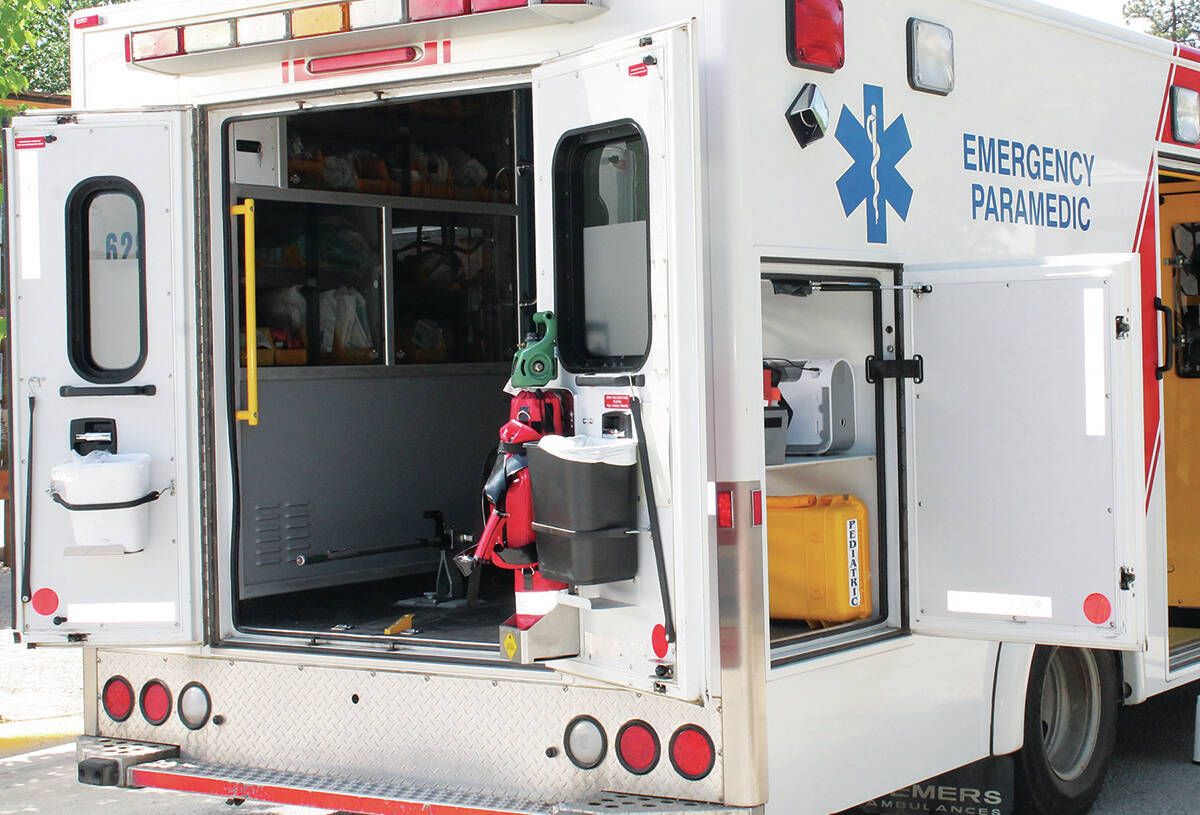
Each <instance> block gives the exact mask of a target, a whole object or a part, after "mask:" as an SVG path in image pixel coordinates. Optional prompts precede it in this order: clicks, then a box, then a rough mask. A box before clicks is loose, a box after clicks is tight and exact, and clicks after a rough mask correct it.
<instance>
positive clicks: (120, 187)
mask: <svg viewBox="0 0 1200 815" xmlns="http://www.w3.org/2000/svg"><path fill="white" fill-rule="evenodd" d="M142 224H143V217H142V200H141V196H140V195H139V194H138V192H137V190H136V189H135V188H134V187H133V185H132V184H130V183H129V182H127V181H125V180H123V179H117V178H98V179H90V180H88V181H85V182H83V183H82V184H80V185H79V186H78V187H76V188H75V191H74V192H72V194H71V196H70V198H69V199H68V202H67V234H68V236H69V237H68V247H67V264H68V272H67V294H68V298H67V300H68V308H69V310H70V311H69V315H68V334H69V337H70V357H71V364H72V365H73V366H74V367H75V370H76V371H77V372H78V373H79V374H80V375H81V376H83V377H84V378H85V379H90V380H92V381H94V382H123V381H125V380H127V379H130V378H131V377H133V375H134V374H136V373H137V372H138V370H139V369H140V368H141V367H142V362H143V361H144V360H145V357H146V316H145V312H146V309H145V261H144V258H143V254H144V251H143V250H144V236H143V234H142Z"/></svg>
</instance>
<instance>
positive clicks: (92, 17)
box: [72, 14, 100, 28]
mask: <svg viewBox="0 0 1200 815" xmlns="http://www.w3.org/2000/svg"><path fill="white" fill-rule="evenodd" d="M72 25H74V26H75V27H76V28H92V27H93V26H98V25H100V15H99V14H89V15H87V16H86V17H76V18H75V22H74V23H72Z"/></svg>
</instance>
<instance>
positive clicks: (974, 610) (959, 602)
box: [946, 591, 1054, 619]
mask: <svg viewBox="0 0 1200 815" xmlns="http://www.w3.org/2000/svg"><path fill="white" fill-rule="evenodd" d="M946 610H947V611H955V612H959V613H961V614H1001V615H1003V616H1005V617H1040V618H1043V619H1045V618H1049V617H1053V616H1054V600H1053V599H1052V598H1050V597H1035V596H1031V595H1028V594H993V593H991V592H984V591H948V592H946Z"/></svg>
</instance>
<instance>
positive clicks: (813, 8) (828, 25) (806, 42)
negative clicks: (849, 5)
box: [787, 0, 846, 72]
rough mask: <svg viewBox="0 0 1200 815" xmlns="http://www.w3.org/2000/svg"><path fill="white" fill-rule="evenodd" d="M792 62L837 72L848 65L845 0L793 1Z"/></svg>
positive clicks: (789, 22)
mask: <svg viewBox="0 0 1200 815" xmlns="http://www.w3.org/2000/svg"><path fill="white" fill-rule="evenodd" d="M787 38H788V61H789V62H790V63H792V65H794V66H796V67H797V68H816V69H817V70H818V71H829V72H833V71H836V70H837V69H838V68H841V67H842V66H843V65H845V64H846V32H845V12H844V11H843V9H842V0H789V2H788V4H787Z"/></svg>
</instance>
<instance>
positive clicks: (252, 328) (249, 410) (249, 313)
mask: <svg viewBox="0 0 1200 815" xmlns="http://www.w3.org/2000/svg"><path fill="white" fill-rule="evenodd" d="M229 211H230V212H231V213H232V214H233V216H234V217H237V216H238V215H242V216H244V217H245V218H246V231H245V235H246V244H245V249H244V250H243V252H242V255H243V261H244V262H245V264H246V410H239V411H238V412H237V413H236V414H235V418H236V419H237V420H238V421H243V420H244V421H245V422H246V424H248V425H250V426H251V427H256V426H257V425H258V301H257V297H256V292H255V281H256V278H257V272H256V269H255V268H254V248H255V236H254V199H253V198H247V199H245V200H244V201H243V202H242V203H241V204H238V205H236V206H233V207H230V209H229Z"/></svg>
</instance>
